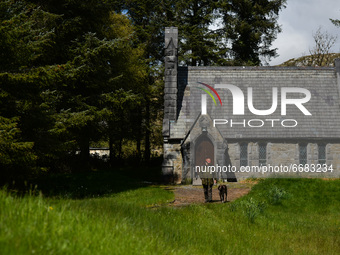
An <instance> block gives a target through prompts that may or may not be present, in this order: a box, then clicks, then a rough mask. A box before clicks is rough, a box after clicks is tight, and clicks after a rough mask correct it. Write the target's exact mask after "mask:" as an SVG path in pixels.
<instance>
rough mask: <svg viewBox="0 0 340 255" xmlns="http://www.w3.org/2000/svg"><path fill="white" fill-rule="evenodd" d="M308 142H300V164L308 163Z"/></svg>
mask: <svg viewBox="0 0 340 255" xmlns="http://www.w3.org/2000/svg"><path fill="white" fill-rule="evenodd" d="M307 147H308V144H307V143H299V147H298V153H299V164H302V165H306V164H307V160H308V159H307V158H308V157H307V154H308V153H307V149H308V148H307Z"/></svg>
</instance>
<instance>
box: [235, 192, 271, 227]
mask: <svg viewBox="0 0 340 255" xmlns="http://www.w3.org/2000/svg"><path fill="white" fill-rule="evenodd" d="M241 206H242V208H243V213H244V214H245V215H246V217H247V218H248V220H249V222H251V223H254V222H255V218H256V217H257V216H258V215H259V214H261V213H263V211H264V209H265V207H266V203H265V202H263V201H262V202H258V201H256V200H255V199H253V198H252V197H251V198H250V199H249V200H244V201H242V203H241Z"/></svg>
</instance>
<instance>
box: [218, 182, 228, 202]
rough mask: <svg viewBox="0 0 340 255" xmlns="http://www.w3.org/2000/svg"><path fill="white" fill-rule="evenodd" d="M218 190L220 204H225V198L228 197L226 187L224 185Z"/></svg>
mask: <svg viewBox="0 0 340 255" xmlns="http://www.w3.org/2000/svg"><path fill="white" fill-rule="evenodd" d="M218 190H219V193H220V199H221V202H222V203H224V202H227V196H228V188H227V186H226V185H219V186H218ZM224 194H225V201H224Z"/></svg>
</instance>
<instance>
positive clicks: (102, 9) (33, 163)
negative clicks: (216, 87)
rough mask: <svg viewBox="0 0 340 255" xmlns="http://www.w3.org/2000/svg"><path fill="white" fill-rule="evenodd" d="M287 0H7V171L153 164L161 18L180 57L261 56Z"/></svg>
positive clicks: (1, 41) (206, 60) (3, 175)
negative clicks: (98, 160) (101, 159)
mask: <svg viewBox="0 0 340 255" xmlns="http://www.w3.org/2000/svg"><path fill="white" fill-rule="evenodd" d="M285 2H286V1H285V0H228V1H227V0H225V1H222V0H186V1H181V0H177V1H174V0H161V1H152V0H125V1H115V0H44V1H42V0H41V1H39V0H26V1H25V0H22V1H14V0H2V1H1V2H0V60H1V61H0V180H1V181H2V182H6V181H11V180H14V179H25V178H28V177H30V176H34V175H37V174H39V173H58V172H74V171H86V170H89V169H93V167H94V162H95V159H94V158H92V157H90V154H89V148H90V147H102V146H104V147H109V149H110V157H109V159H110V161H109V162H110V164H111V165H122V164H124V163H125V164H126V163H128V164H133V163H134V164H136V165H138V164H147V163H148V162H150V160H151V159H152V158H153V156H154V155H153V151H155V150H157V149H159V148H161V146H162V135H161V123H162V109H163V105H162V104H163V69H164V68H163V50H164V49H163V48H164V28H165V27H168V26H176V27H179V37H180V38H179V41H180V46H179V47H180V48H179V54H178V55H179V62H180V64H181V65H193V66H198V65H261V64H265V63H266V61H268V60H269V59H270V58H272V57H275V56H276V49H272V48H271V44H272V42H273V40H274V39H275V38H276V35H277V33H279V32H280V26H279V25H278V24H277V19H278V15H279V12H280V10H281V9H282V8H284V7H285Z"/></svg>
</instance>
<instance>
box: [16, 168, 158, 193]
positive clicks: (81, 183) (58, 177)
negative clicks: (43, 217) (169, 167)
mask: <svg viewBox="0 0 340 255" xmlns="http://www.w3.org/2000/svg"><path fill="white" fill-rule="evenodd" d="M160 174H161V168H160V167H159V166H157V167H133V168H132V167H124V168H118V169H110V170H108V169H107V170H105V171H88V172H83V173H71V174H46V175H43V176H39V177H37V178H34V179H32V180H30V181H29V182H28V183H29V184H27V185H26V187H24V188H20V190H22V191H20V193H21V192H27V190H31V191H32V190H34V192H42V194H43V195H44V196H46V197H58V198H70V199H83V198H91V197H101V196H108V195H110V194H114V193H119V192H123V191H127V190H133V189H138V188H141V187H146V186H149V185H153V184H158V183H159V181H160V180H161V175H160Z"/></svg>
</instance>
